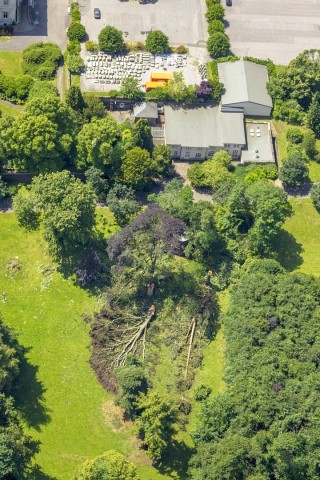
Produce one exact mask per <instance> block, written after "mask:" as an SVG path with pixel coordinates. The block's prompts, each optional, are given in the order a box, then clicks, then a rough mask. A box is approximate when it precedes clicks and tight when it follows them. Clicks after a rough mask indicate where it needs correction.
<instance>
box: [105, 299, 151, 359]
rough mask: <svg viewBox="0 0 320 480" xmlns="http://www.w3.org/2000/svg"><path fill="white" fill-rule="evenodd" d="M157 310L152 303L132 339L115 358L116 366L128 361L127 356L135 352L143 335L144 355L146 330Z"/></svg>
mask: <svg viewBox="0 0 320 480" xmlns="http://www.w3.org/2000/svg"><path fill="white" fill-rule="evenodd" d="M155 312H156V309H155V306H154V305H151V307H150V308H149V312H148V315H147V317H146V319H145V320H144V321H143V322H142V324H140V325H138V327H137V328H138V330H137V331H136V332H135V334H134V335H133V336H132V337H131V338H130V340H129V341H128V342H127V343H126V344H125V346H124V347H123V349H122V350H121V352H120V354H119V355H118V356H117V357H116V358H115V360H114V362H113V366H114V367H120V366H123V365H124V364H125V363H126V359H127V356H128V355H129V354H130V353H134V352H135V350H136V347H137V344H138V342H139V340H140V339H141V337H142V336H143V357H144V351H145V337H146V332H147V328H148V325H149V323H150V322H151V320H152V318H153V317H154V315H155Z"/></svg>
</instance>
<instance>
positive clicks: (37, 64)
mask: <svg viewBox="0 0 320 480" xmlns="http://www.w3.org/2000/svg"><path fill="white" fill-rule="evenodd" d="M60 59H61V51H60V49H59V47H58V45H55V44H54V43H44V42H36V43H32V44H31V45H29V47H27V48H26V49H25V50H23V52H22V70H23V73H25V74H28V75H31V76H32V77H34V78H38V79H39V80H51V79H52V78H53V77H54V76H55V74H56V71H57V68H58V65H59V62H60Z"/></svg>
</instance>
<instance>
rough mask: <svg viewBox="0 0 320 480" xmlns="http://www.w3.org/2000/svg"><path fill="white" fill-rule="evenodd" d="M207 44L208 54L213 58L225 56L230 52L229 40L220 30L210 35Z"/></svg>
mask: <svg viewBox="0 0 320 480" xmlns="http://www.w3.org/2000/svg"><path fill="white" fill-rule="evenodd" d="M207 45H208V51H209V53H210V55H212V57H214V58H219V57H226V56H227V55H228V54H229V52H230V40H229V38H228V37H227V35H225V34H224V33H221V32H217V33H213V34H212V35H210V37H209V39H208V42H207Z"/></svg>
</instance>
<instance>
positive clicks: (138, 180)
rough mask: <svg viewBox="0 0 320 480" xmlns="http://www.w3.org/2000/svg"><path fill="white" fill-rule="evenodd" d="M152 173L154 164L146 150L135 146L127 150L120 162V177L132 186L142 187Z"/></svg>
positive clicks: (150, 177) (149, 180)
mask: <svg viewBox="0 0 320 480" xmlns="http://www.w3.org/2000/svg"><path fill="white" fill-rule="evenodd" d="M153 173H154V165H153V162H152V159H151V157H150V154H149V152H148V151H147V150H144V149H142V148H140V147H135V148H133V149H132V150H128V151H127V152H126V153H125V155H124V157H123V159H122V164H121V174H122V179H123V181H124V182H125V183H126V184H127V185H131V186H132V187H133V188H143V187H145V186H146V185H148V184H149V183H150V182H151V180H152V176H153Z"/></svg>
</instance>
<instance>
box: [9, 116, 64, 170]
mask: <svg viewBox="0 0 320 480" xmlns="http://www.w3.org/2000/svg"><path fill="white" fill-rule="evenodd" d="M7 135H8V137H7V139H6V140H5V142H4V149H5V155H6V156H9V157H11V158H12V159H13V165H14V167H15V169H16V170H17V171H20V172H31V173H41V172H53V171H56V170H60V169H61V168H63V166H64V165H65V159H66V158H67V157H68V155H69V154H70V153H71V149H72V137H71V136H70V135H69V134H65V135H61V133H60V132H59V128H58V125H57V124H56V123H54V122H53V121H51V120H49V119H48V117H47V116H46V115H44V114H39V115H31V114H29V113H23V114H22V115H20V116H19V117H18V118H17V119H16V120H15V122H14V123H13V124H12V127H11V128H9V129H8V130H7Z"/></svg>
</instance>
